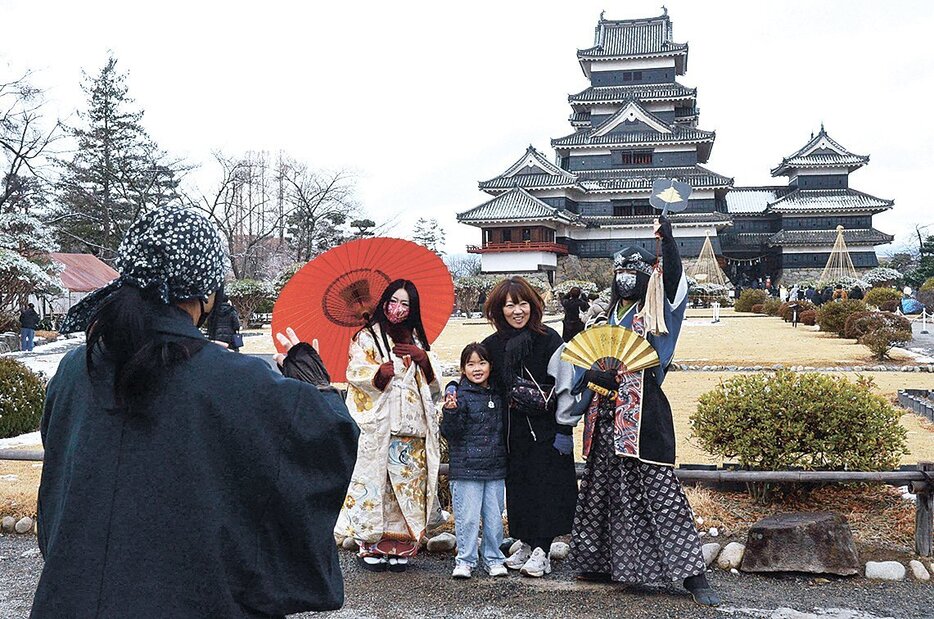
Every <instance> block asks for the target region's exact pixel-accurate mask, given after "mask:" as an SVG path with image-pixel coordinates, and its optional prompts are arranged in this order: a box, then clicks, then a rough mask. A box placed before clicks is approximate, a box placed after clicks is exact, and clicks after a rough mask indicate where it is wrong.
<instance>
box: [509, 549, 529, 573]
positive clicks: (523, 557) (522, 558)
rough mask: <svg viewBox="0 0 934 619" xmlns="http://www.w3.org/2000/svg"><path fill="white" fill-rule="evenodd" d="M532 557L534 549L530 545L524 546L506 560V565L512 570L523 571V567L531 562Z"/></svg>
mask: <svg viewBox="0 0 934 619" xmlns="http://www.w3.org/2000/svg"><path fill="white" fill-rule="evenodd" d="M531 556H532V547H531V546H529V545H528V544H522V545H521V546H519V550H517V551H515V552H514V553H512V554H511V555H509V558H508V559H506V561H505V563H503V565H505V566H506V567H508V568H509V569H511V570H518V569H522V566H523V565H525V562H526V561H528V560H529V557H531Z"/></svg>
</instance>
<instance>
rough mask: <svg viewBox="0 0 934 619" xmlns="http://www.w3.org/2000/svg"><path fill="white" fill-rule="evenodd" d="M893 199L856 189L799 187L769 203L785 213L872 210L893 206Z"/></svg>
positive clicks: (773, 207) (876, 210) (881, 209)
mask: <svg viewBox="0 0 934 619" xmlns="http://www.w3.org/2000/svg"><path fill="white" fill-rule="evenodd" d="M893 204H895V203H894V202H893V201H892V200H883V199H882V198H877V197H875V196H871V195H869V194H868V193H863V192H862V191H856V190H855V189H849V188H847V189H797V190H794V191H791V192H790V193H788V194H786V195H785V196H784V197H782V198H780V199H778V200H776V201H775V202H773V203H772V204H770V205H769V210H770V211H772V212H777V213H784V214H792V213H795V214H801V213H813V212H827V211H831V212H841V211H848V212H867V211H868V212H872V213H881V212H882V211H887V210H888V209H890V208H892V205H893Z"/></svg>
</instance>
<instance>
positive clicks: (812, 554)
mask: <svg viewBox="0 0 934 619" xmlns="http://www.w3.org/2000/svg"><path fill="white" fill-rule="evenodd" d="M859 566H860V563H859V555H858V554H857V552H856V544H855V543H854V542H853V533H852V531H850V525H849V524H848V523H847V521H846V518H844V517H843V516H841V515H840V514H836V513H833V512H796V513H790V514H778V515H775V516H770V517H768V518H765V519H763V520H760V521H759V522H757V523H756V524H754V525H753V526H752V528H751V529H749V535H748V536H747V539H746V553H745V555H744V556H743V562H742V568H741V569H742V570H743V571H745V572H806V573H810V574H837V575H838V576H852V575H854V574H858V573H859Z"/></svg>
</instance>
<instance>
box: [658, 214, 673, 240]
mask: <svg viewBox="0 0 934 619" xmlns="http://www.w3.org/2000/svg"><path fill="white" fill-rule="evenodd" d="M655 234H657V235H658V237H659V238H661V239H667V240H669V241H670V240H673V239H674V238H675V235H674V233H673V232H672V231H671V220H670V219H668V215H659V216H658V232H656V233H655Z"/></svg>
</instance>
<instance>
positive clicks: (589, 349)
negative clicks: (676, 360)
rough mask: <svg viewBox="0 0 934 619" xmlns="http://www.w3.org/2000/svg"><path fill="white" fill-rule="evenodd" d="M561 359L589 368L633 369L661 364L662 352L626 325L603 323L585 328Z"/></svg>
mask: <svg viewBox="0 0 934 619" xmlns="http://www.w3.org/2000/svg"><path fill="white" fill-rule="evenodd" d="M561 360H562V361H567V362H568V363H572V364H574V365H576V366H577V367H581V368H584V369H586V370H591V369H597V370H615V369H617V368H619V367H620V365H622V364H625V366H626V369H627V370H628V371H630V372H638V371H639V370H644V369H646V368H651V367H654V366H656V365H659V363H660V362H659V360H658V353H656V352H655V349H654V348H652V345H651V344H649V343H648V341H647V340H646V339H645V338H644V337H642V336H640V335H638V334H637V333H636V332H635V331H631V330H630V329H627V328H625V327H615V326H611V325H601V326H599V327H593V328H591V329H587V330H586V331H582V332H580V333H578V334H577V335H575V336H574V338H573V339H572V340H571V341H570V342H568V343H567V346H565V347H564V351H563V352H562V353H561Z"/></svg>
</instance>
